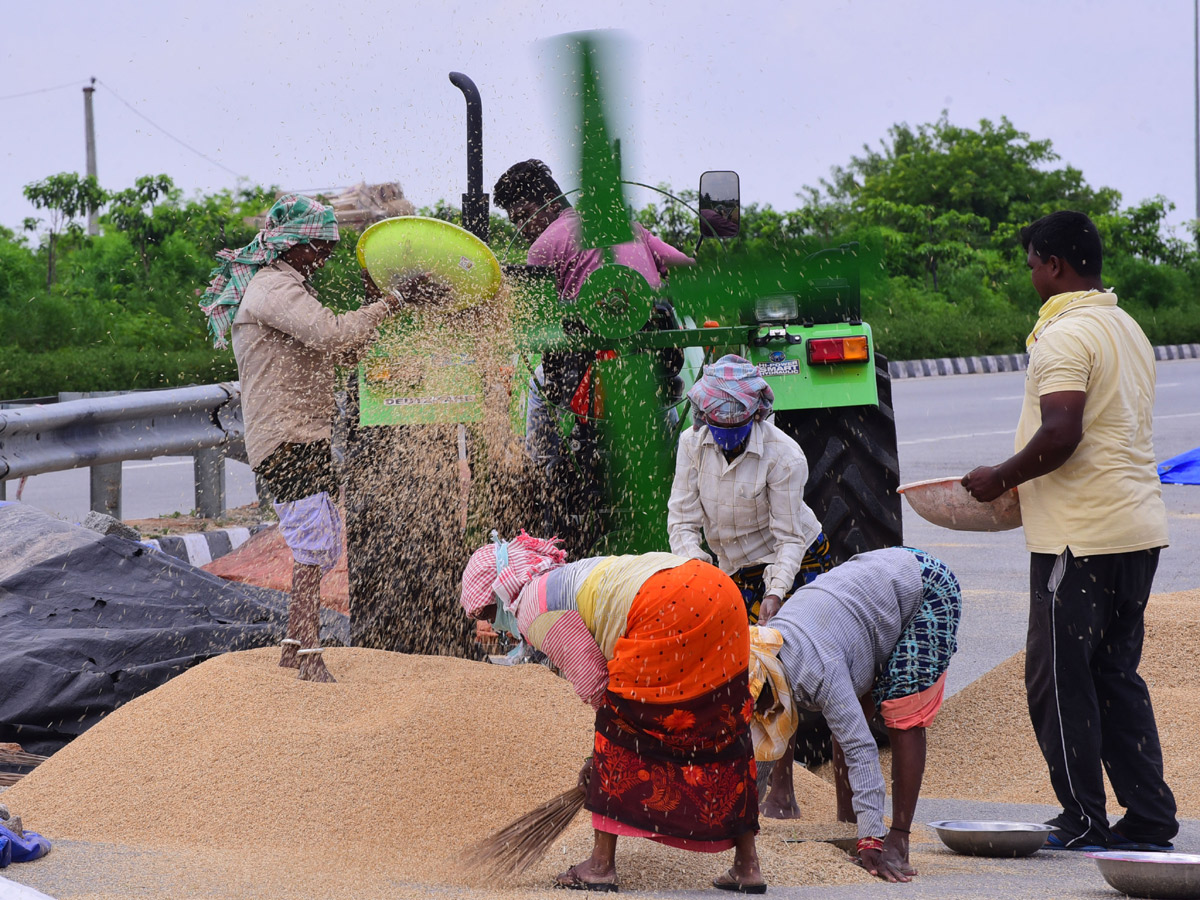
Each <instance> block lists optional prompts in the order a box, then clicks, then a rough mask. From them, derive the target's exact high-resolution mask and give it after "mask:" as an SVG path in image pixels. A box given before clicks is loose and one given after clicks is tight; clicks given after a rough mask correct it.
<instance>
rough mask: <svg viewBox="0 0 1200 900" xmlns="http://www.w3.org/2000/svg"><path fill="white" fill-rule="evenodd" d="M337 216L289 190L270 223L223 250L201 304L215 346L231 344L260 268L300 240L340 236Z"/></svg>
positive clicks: (305, 241) (274, 207) (268, 220)
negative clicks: (237, 319) (236, 319)
mask: <svg viewBox="0 0 1200 900" xmlns="http://www.w3.org/2000/svg"><path fill="white" fill-rule="evenodd" d="M337 239H338V227H337V217H336V216H335V215H334V212H333V207H331V206H325V205H324V204H322V203H318V202H317V201H316V200H312V199H310V198H308V197H301V196H300V195H299V194H284V195H283V196H282V197H280V198H279V199H278V200H276V201H275V205H274V206H272V207H271V211H270V212H268V213H267V224H266V226H264V228H263V230H262V231H260V232H259V233H258V234H256V235H255V236H254V240H252V241H251V242H250V243H249V244H247V245H246V246H245V247H242V248H241V249H240V250H221V251H220V252H218V253H217V259H219V260H221V263H220V264H219V265H218V266H217V267H216V268H215V269H213V270H212V273H211V274H210V275H209V278H210V279H211V281H210V283H209V285H208V290H206V291H205V292H204V296H203V297H201V298H200V308H201V309H202V310H203V311H204V314H205V315H206V316H208V330H209V333H210V334H211V335H212V337H213V346H214V347H217V348H223V347H226V346H228V344H227V342H226V340H225V334H226V332H228V331H229V326H230V325H232V324H233V317H234V316H236V315H237V310H238V305H239V304H240V303H241V302H242V295H243V294H245V293H246V287H247V285H249V284H250V279H252V278H253V277H254V276H255V275H256V274H257V273H258V270H259V269H261V268H262V267H263V266H267V265H270V264H271V263H273V262H275V260H277V259H278V258H279V257H280V256H282V255H283V254H284V253H286V252H287V251H288V250H290V249H292V248H293V247H295V246H296V245H297V244H307V243H310V242H312V241H336V240H337Z"/></svg>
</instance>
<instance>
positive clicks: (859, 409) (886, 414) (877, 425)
mask: <svg viewBox="0 0 1200 900" xmlns="http://www.w3.org/2000/svg"><path fill="white" fill-rule="evenodd" d="M875 384H876V386H877V388H878V390H879V405H878V406H846V407H840V408H832V409H803V410H779V411H777V412H776V413H775V424H776V425H777V426H779V428H781V429H782V430H783V431H784V432H786V433H787V434H788V435H789V436H791V437H792V438H793V439H794V440H795V441H796V442H797V443H799V444H800V447H801V449H802V450H803V451H804V455H805V457H807V459H808V484H807V485H806V487H805V490H804V502H805V503H807V504H808V506H809V508H810V509H812V511H813V512H814V513H816V516H817V519H818V520H820V522H821V527H822V528H823V529H824V531H825V536H826V537H827V538H829V544H830V547H831V550H832V553H833V560H834V564H835V565H836V564H838V563H842V562H845V561H846V560H847V559H849V558H850V557H851V556H853V555H854V554H856V553H863V552H865V551H867V550H878V549H881V548H883V547H895V546H898V545H900V544H902V543H904V529H903V525H902V522H901V509H900V495H899V494H898V493H896V488H897V487H899V485H900V465H899V460H898V456H897V453H896V415H895V413H894V412H893V411H892V379H891V376H890V375H889V374H888V367H887V359H886V358H885V357H883V356H881V355H879V354H876V355H875Z"/></svg>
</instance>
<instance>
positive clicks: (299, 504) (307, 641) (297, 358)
mask: <svg viewBox="0 0 1200 900" xmlns="http://www.w3.org/2000/svg"><path fill="white" fill-rule="evenodd" d="M338 239H339V235H338V227H337V221H336V219H335V217H334V213H333V209H332V208H330V207H328V206H324V205H323V204H321V203H318V202H317V201H315V200H311V199H309V198H308V197H301V196H299V195H297V194H286V195H284V196H283V197H280V198H279V199H278V200H276V201H275V204H274V205H273V206H272V207H271V211H270V212H269V213H268V215H267V222H266V225H265V226H264V227H263V229H262V231H260V232H259V233H258V234H257V235H256V236H255V238H254V240H253V241H251V242H250V243H249V244H247V245H246V246H245V247H242V248H241V249H239V250H222V251H221V252H220V253H219V254H218V257H219V258H220V259H221V260H222V263H221V264H220V265H219V266H217V268H215V269H214V270H213V272H212V282H211V284H210V285H209V287H208V290H207V291H205V294H204V297H203V298H202V300H201V306H202V308H203V309H204V312H205V314H206V315H207V316H208V318H209V329H210V331H211V333H212V336H213V338H214V341H215V343H216V345H217V346H218V347H224V346H226V343H227V342H226V338H225V334H226V332H227V331H232V341H233V352H234V356H235V357H236V358H237V364H238V376H239V378H240V379H241V390H242V415H243V417H244V420H245V428H246V455H247V457H248V458H249V462H250V466H251V468H253V469H254V473H255V474H256V475H258V476H259V477H261V478H262V480H263V481H265V482H266V484H267V487H268V488H269V489H270V491H271V494H272V497H273V499H274V500H275V512H276V513H277V514H278V515H279V531H280V533H281V534H282V535H283V538H284V540H285V541H286V542H287V545H288V547H289V548H290V549H291V551H292V557H293V559H294V565H293V567H292V594H291V599H290V600H289V602H288V624H287V636H286V638H284V641H283V653H282V656H281V658H280V662H279V664H280V665H281V666H285V667H290V668H298V669H299V670H300V672H299V677H300V678H301V679H302V680H305V681H333V680H334V679H333V676H332V675H330V674H329V670H328V669H327V668H326V666H325V663H324V662H323V661H322V659H321V650H320V618H319V614H320V603H321V574H322V572H327V571H329V570H330V569H332V568H333V566H334V564H335V563H337V561H338V558H339V557H340V556H341V552H342V523H341V518H340V516H339V514H338V510H337V507H336V506H335V505H334V499H333V498H334V497H336V496H337V493H338V484H337V479H336V478H335V477H334V472H333V459H332V451H331V448H330V432H331V419H332V413H333V388H334V367H335V366H336V365H344V364H347V363H350V362H353V361H355V360H356V359H357V358H358V357H359V356H360V355H361V354H362V353H363V351H365V350H366V348H367V346H368V345H369V344H370V343H371V341H372V340H373V339H374V337H375V330H376V328H377V327H378V326H379V324H380V323H381V322H382V321H383V320H384V319H385V318H387V317H388V316H390V315H392V314H393V313H395V312H396V311H397V310H398V309H399V308H400V305H401V302H402V297H401V295H399V294H396V293H393V294H391V295H387V296H385V295H384V294H383V293H382V292H380V291H379V289H378V288H377V287H376V286H375V284H374V282H372V281H371V279H370V278H369V277H368V276H367V275H366V273H365V272H364V273H363V284H364V286H365V288H366V292H367V302H366V304H365V305H364V306H363V308H362V309H357V310H352V311H350V312H347V313H345V314H343V315H336V314H335V313H334V312H333V311H332V310H330V309H329V308H327V307H325V306H323V305H322V304H321V303H320V301H319V300H318V299H317V294H316V291H315V290H314V289H313V287H312V285H311V284H309V278H311V277H312V275H313V274H314V273H315V272H317V271H318V270H319V269H320V268H321V267H322V266H324V265H325V262H326V261H327V260H328V259H329V257H330V255H331V254H332V253H333V248H334V246H335V245H336V244H337V242H338ZM419 287H420V283H419V282H417V281H413V282H409V283H408V284H406V285H405V286H403V287H402V288H401V290H402V291H412V290H415V289H419Z"/></svg>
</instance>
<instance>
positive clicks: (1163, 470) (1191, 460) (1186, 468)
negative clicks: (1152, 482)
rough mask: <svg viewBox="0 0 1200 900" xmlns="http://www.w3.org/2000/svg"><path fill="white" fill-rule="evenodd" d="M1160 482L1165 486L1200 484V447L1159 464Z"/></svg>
mask: <svg viewBox="0 0 1200 900" xmlns="http://www.w3.org/2000/svg"><path fill="white" fill-rule="evenodd" d="M1158 480H1159V481H1161V482H1162V483H1163V484H1200V447H1197V448H1196V449H1195V450H1189V451H1187V452H1186V453H1180V454H1179V455H1178V456H1172V457H1171V458H1170V459H1168V460H1167V461H1166V462H1164V463H1159V464H1158Z"/></svg>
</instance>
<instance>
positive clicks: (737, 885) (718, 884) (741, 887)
mask: <svg viewBox="0 0 1200 900" xmlns="http://www.w3.org/2000/svg"><path fill="white" fill-rule="evenodd" d="M722 879H725V880H722ZM712 886H713V887H715V888H716V889H717V890H719V891H732V892H733V893H735V894H765V893H766V892H767V884H766V882H765V881H764V882H763V883H762V884H742V883H741V882H740V881H738V880H737V879H736V878H734V877H733V870H732V869H730V870H729V871H728V872H726V873H725V874H724V875H722V876H721V878H714V879H713V882H712Z"/></svg>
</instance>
